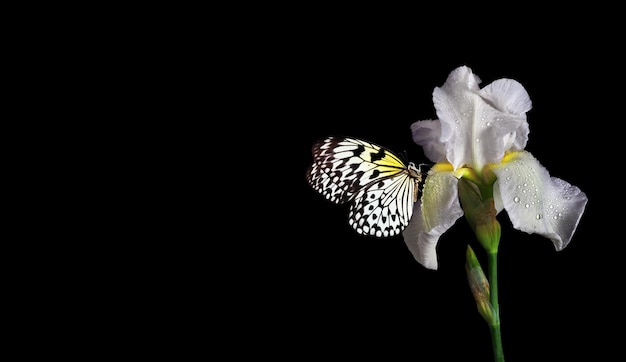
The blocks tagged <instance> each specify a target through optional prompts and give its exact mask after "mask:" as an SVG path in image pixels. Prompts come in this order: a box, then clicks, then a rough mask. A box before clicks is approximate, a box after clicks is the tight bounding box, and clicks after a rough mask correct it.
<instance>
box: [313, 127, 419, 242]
mask: <svg viewBox="0 0 626 362" xmlns="http://www.w3.org/2000/svg"><path fill="white" fill-rule="evenodd" d="M307 180H308V182H309V184H310V185H311V186H312V187H313V189H315V190H316V191H318V192H319V193H321V194H322V195H323V196H324V197H325V198H326V199H328V200H330V201H332V202H334V203H336V204H343V203H350V204H351V205H350V211H349V214H348V223H349V224H350V225H351V226H352V227H353V228H354V229H355V230H356V231H357V232H358V233H359V234H362V235H371V236H377V237H390V236H395V235H398V234H399V233H400V232H401V231H402V230H403V229H404V228H405V227H406V226H407V225H408V223H409V221H410V219H411V216H412V214H413V206H414V203H415V202H417V200H418V197H419V186H420V183H421V182H422V173H421V171H420V169H419V168H418V167H416V166H415V164H413V163H412V162H411V163H408V165H407V164H405V163H404V162H403V161H402V160H401V159H400V158H399V157H398V156H397V155H395V154H394V153H393V152H391V151H390V150H388V149H386V148H384V147H382V146H379V145H377V144H374V143H371V142H368V141H365V140H361V139H358V138H354V137H345V138H343V137H327V138H326V139H324V140H321V141H318V142H316V143H315V144H314V145H313V164H312V165H311V166H310V167H309V169H308V170H307Z"/></svg>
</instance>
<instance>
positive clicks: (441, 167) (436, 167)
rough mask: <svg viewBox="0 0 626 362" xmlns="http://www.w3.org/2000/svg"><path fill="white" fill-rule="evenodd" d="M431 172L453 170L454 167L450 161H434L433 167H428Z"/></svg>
mask: <svg viewBox="0 0 626 362" xmlns="http://www.w3.org/2000/svg"><path fill="white" fill-rule="evenodd" d="M430 169H431V170H432V171H433V172H450V171H454V167H453V166H452V164H451V163H447V162H442V163H436V164H435V165H434V166H433V167H431V168H430Z"/></svg>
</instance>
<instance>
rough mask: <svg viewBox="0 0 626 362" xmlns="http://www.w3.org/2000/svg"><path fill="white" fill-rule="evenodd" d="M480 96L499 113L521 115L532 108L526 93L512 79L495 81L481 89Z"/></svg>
mask: <svg viewBox="0 0 626 362" xmlns="http://www.w3.org/2000/svg"><path fill="white" fill-rule="evenodd" d="M480 95H481V96H482V97H483V98H484V99H485V100H486V101H487V102H489V103H491V105H492V106H493V107H494V108H496V109H497V110H499V111H501V112H505V113H511V114H516V115H522V114H525V113H526V112H528V111H530V109H531V108H532V102H531V101H530V96H529V95H528V92H526V89H524V87H523V86H522V85H521V84H520V83H518V82H517V81H515V80H513V79H506V78H503V79H498V80H495V81H493V82H491V83H490V84H488V85H486V86H485V87H484V88H483V89H481V90H480Z"/></svg>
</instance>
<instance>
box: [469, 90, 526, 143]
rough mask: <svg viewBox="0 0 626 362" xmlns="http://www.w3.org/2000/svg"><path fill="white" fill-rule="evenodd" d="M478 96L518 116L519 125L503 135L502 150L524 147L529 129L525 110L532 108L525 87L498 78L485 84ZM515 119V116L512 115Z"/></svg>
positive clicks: (501, 109) (500, 109)
mask: <svg viewBox="0 0 626 362" xmlns="http://www.w3.org/2000/svg"><path fill="white" fill-rule="evenodd" d="M479 94H480V96H481V97H482V98H483V99H484V100H485V101H486V102H487V103H489V104H491V105H492V106H493V107H494V108H495V109H497V110H498V111H500V112H502V113H504V114H510V115H517V116H519V120H521V122H519V121H518V122H519V126H518V128H517V129H516V130H515V131H514V132H511V133H508V134H507V135H505V140H504V150H505V151H508V150H511V151H521V150H523V149H524V148H525V147H526V143H527V142H528V134H529V133H530V129H529V127H528V122H527V121H526V112H528V111H530V110H531V108H532V102H531V100H530V96H529V95H528V92H526V89H524V87H523V86H522V85H521V84H520V83H519V82H517V81H515V80H513V79H506V78H504V79H498V80H495V81H493V82H492V83H490V84H488V85H487V86H485V87H484V88H483V89H481V90H480V92H479ZM514 118H515V119H517V117H514Z"/></svg>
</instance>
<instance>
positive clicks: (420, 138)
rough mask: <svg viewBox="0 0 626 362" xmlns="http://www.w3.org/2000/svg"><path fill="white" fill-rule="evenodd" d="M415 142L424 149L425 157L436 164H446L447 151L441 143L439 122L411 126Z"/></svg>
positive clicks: (422, 122)
mask: <svg viewBox="0 0 626 362" xmlns="http://www.w3.org/2000/svg"><path fill="white" fill-rule="evenodd" d="M411 132H412V133H413V141H414V142H415V143H417V144H418V145H420V146H422V148H423V149H424V155H426V157H428V159H429V160H431V161H432V162H434V163H439V162H446V149H445V147H444V145H443V144H442V143H441V142H439V139H440V138H441V122H439V120H434V121H433V120H426V121H418V122H415V123H413V124H412V125H411Z"/></svg>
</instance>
